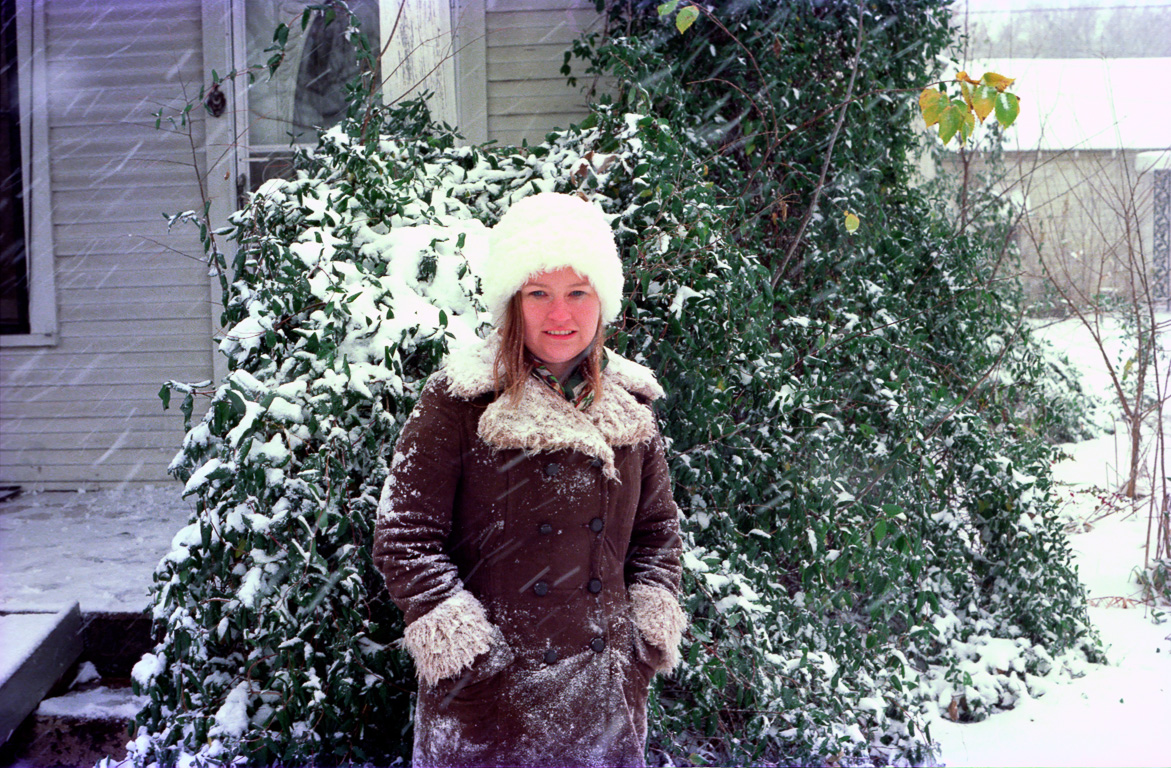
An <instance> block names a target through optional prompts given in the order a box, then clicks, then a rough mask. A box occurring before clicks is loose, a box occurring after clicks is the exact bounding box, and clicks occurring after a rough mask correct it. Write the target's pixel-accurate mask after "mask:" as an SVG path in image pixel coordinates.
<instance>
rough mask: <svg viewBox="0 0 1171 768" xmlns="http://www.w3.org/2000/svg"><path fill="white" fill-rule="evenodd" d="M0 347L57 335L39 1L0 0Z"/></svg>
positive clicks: (44, 342) (41, 342) (40, 342)
mask: <svg viewBox="0 0 1171 768" xmlns="http://www.w3.org/2000/svg"><path fill="white" fill-rule="evenodd" d="M0 21H2V23H0V52H2V53H0V56H2V61H0V73H2V74H0V348H8V347H41V346H52V345H55V344H56V343H57V292H56V277H55V268H54V252H53V216H52V210H51V208H50V206H49V205H48V200H49V183H48V180H49V153H48V146H49V127H48V119H47V118H48V115H47V110H48V106H47V99H46V96H47V94H48V88H47V86H46V52H45V51H46V41H45V4H44V3H41V2H36V3H28V2H23V0H0Z"/></svg>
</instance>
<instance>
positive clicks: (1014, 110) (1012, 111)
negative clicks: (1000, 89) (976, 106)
mask: <svg viewBox="0 0 1171 768" xmlns="http://www.w3.org/2000/svg"><path fill="white" fill-rule="evenodd" d="M1020 113H1021V100H1020V99H1018V98H1017V96H1016V94H1015V93H1001V94H998V95H997V97H996V122H998V123H1000V125H1001V127H1002V128H1007V127H1008V126H1010V125H1012V124H1013V122H1014V121H1015V120H1016V119H1017V115H1019V114H1020Z"/></svg>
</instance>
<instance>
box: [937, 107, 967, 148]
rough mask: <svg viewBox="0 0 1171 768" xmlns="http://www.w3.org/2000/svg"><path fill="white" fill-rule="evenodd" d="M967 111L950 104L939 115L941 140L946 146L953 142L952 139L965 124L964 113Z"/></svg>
mask: <svg viewBox="0 0 1171 768" xmlns="http://www.w3.org/2000/svg"><path fill="white" fill-rule="evenodd" d="M966 111H967V110H964V109H960V108H959V107H957V106H955V105H954V104H949V105H948V106H947V107H946V108H945V109H944V110H943V111H942V112H941V113H940V115H939V138H940V140H941V141H942V142H943V143H944V144H946V143H948V142H949V141H951V137H952V136H955V135H956V132H957V131H959V129H960V126H961V125H963V123H964V113H965V112H966Z"/></svg>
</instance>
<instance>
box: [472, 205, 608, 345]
mask: <svg viewBox="0 0 1171 768" xmlns="http://www.w3.org/2000/svg"><path fill="white" fill-rule="evenodd" d="M561 267H572V268H573V270H574V271H575V272H577V273H578V274H579V275H581V276H582V277H584V278H587V279H588V280H589V281H590V283H591V284H592V285H593V286H594V290H595V291H597V292H598V299H599V301H600V303H601V314H602V322H603V323H605V324H609V323H611V322H613V321H614V320H615V319H616V318H617V317H618V313H619V311H620V310H621V309H622V282H623V279H622V260H621V259H619V258H618V248H617V246H616V245H615V244H614V231H613V230H612V229H610V223H609V222H608V221H607V220H606V215H605V214H604V213H602V209H601V208H599V207H598V206H596V205H594V204H593V203H589V202H586V201H585V200H583V199H582V198H580V197H578V196H577V195H566V194H561V193H559V192H542V193H540V194H537V195H532V196H531V197H526V198H524V199H522V200H519V201H517V202H516V203H514V204H513V205H512V207H511V208H509V209H508V211H507V212H506V213H505V214H504V215H503V216H502V217H500V221H499V222H497V224H496V226H494V227H492V230H491V232H490V233H489V235H488V254H487V258H485V259H484V260H483V262H481V264H480V270H479V271H480V287H481V288H482V289H483V291H484V303H485V304H486V305H487V307H488V310H489V311H490V312H491V313H492V322H493V323H495V324H496V325H497V326H499V325H500V323H501V321H502V320H503V319H504V311H505V309H507V307H508V300H509V299H511V298H512V295H513V294H514V293H516V292H517V291H519V290H520V289H521V288H522V287H523V286H524V284H525V283H526V282H528V280H529V278H531V277H532V276H533V275H536V274H540V273H541V272H550V271H552V270H555V269H560V268H561Z"/></svg>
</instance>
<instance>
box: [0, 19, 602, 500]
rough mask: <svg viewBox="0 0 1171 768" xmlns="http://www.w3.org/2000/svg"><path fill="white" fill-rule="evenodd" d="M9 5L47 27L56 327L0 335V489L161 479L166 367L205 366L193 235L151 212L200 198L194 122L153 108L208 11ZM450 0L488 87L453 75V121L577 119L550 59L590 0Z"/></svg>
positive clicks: (194, 55) (170, 422)
mask: <svg viewBox="0 0 1171 768" xmlns="http://www.w3.org/2000/svg"><path fill="white" fill-rule="evenodd" d="M17 2H18V7H19V8H20V9H21V11H20V12H21V13H28V14H34V13H35V14H37V15H38V18H39V19H41V20H42V21H43V25H44V26H43V30H44V32H43V39H44V46H43V50H42V51H41V52H40V53H38V55H41V56H43V62H44V65H45V80H46V82H47V88H44V89H42V90H43V91H47V93H45V92H40V93H34V94H33V101H34V102H38V100H39V102H38V103H40V104H41V107H40V108H39V109H40V110H41V111H43V113H44V114H43V117H44V118H45V120H46V121H47V124H48V131H47V133H48V138H47V144H48V155H49V158H50V160H49V168H48V175H49V179H50V184H49V188H48V193H47V195H46V194H43V193H42V194H40V196H39V197H38V198H34V200H36V199H39V200H42V201H46V198H47V202H48V204H50V205H51V206H52V218H51V233H52V240H53V243H52V245H53V247H52V252H53V260H54V264H55V268H54V275H55V277H56V285H55V289H54V291H53V295H54V296H55V300H56V319H57V328H56V333H55V336H54V340H53V342H52V343H51V344H40V345H36V344H34V343H29V342H30V340H25V342H24V343H25V345H24V346H22V345H21V343H20V342H19V341H17V342H16V343H14V340H13V339H12V338H3V339H0V485H18V486H21V487H23V488H25V489H30V490H31V489H45V490H53V489H76V488H98V487H109V486H117V485H120V484H123V483H166V482H173V481H172V480H170V478H169V477H168V476H167V474H166V466H167V464H168V463H169V461H170V460H171V458H172V457H173V456H174V454H175V452H176V450H177V448H178V446H179V445H180V444H181V441H182V435H183V433H182V424H181V417H180V416H179V414H178V413H177V409H176V408H175V407H172V409H171V410H170V411H167V412H164V411H163V410H162V407H161V403H160V401H159V398H158V391H159V388H160V386H161V385H162V384H163V382H165V381H167V380H170V379H175V380H180V381H201V380H206V379H211V378H213V377H214V375H215V374H214V368H213V366H214V358H215V355H216V353H215V352H214V348H213V344H212V343H211V341H210V339H209V337H210V335H211V333H212V329H213V327H214V324H213V318H212V312H213V305H212V295H211V288H210V283H209V280H208V277H207V273H206V267H205V265H204V263H203V261H202V255H201V252H200V248H199V244H198V240H197V238H196V236H195V233H194V232H193V231H192V230H191V229H189V228H181V229H179V230H176V231H174V232H169V231H168V230H167V227H166V224H165V222H164V220H163V214H164V213H169V212H176V211H181V210H187V209H197V208H199V207H200V205H201V203H200V193H199V187H198V184H197V183H196V180H197V172H198V173H203V172H204V171H205V168H204V167H203V164H204V163H205V162H206V158H205V152H204V149H203V148H204V139H205V133H204V129H205V119H206V118H205V113H204V111H203V109H202V108H201V107H198V106H197V107H196V108H195V109H193V110H192V111H191V113H190V120H191V122H190V126H189V131H190V134H191V135H190V137H188V136H187V135H185V133H184V131H186V130H188V129H183V130H180V131H174V130H167V129H168V122H167V121H166V120H165V119H164V121H163V130H157V129H156V128H155V120H156V118H155V116H154V113H155V112H156V111H157V110H159V109H160V108H161V109H163V111H164V114H165V115H176V114H177V113H178V109H179V107H180V106H181V105H182V104H183V103H184V101H185V100H186V99H187V98H194V97H195V96H196V95H197V94H198V92H199V88H200V84H201V83H203V82H205V80H206V78H207V77H208V68H209V67H210V66H215V64H209V65H207V66H205V61H204V52H205V51H207V50H208V48H207V45H206V43H207V41H205V40H204V29H203V27H204V25H205V24H206V19H207V18H208V16H207V9H205V8H203V7H202V6H203V5H204V4H205V3H202V2H201V0H118V1H117V2H111V0H17ZM209 7H210V8H212V9H213V10H214V8H216V7H218V6H216V5H215V4H213V5H212V6H209ZM456 9H457V11H458V12H459V14H460V15H461V17H463V16H470V17H471V18H472V20H473V21H474V22H475V23H474V24H471V25H470V27H468V28H463V27H461V29H462V32H461V34H463V35H464V36H465V37H468V38H469V39H468V40H467V41H466V44H465V47H463V48H461V51H462V55H463V59H462V61H461V62H460V64H459V69H460V72H461V75H460V76H461V77H463V78H481V79H480V80H479V83H482V84H484V85H482V86H481V85H480V84H475V85H476V87H475V88H470V87H469V82H468V80H467V79H465V80H464V81H463V84H462V85H461V88H462V89H463V91H464V96H465V97H464V98H461V102H460V103H461V110H463V111H464V112H467V111H469V110H470V111H474V112H475V113H476V114H475V115H469V114H461V115H460V121H461V122H467V123H474V122H477V121H478V122H479V126H480V127H479V129H478V131H477V133H478V134H479V135H481V136H484V137H486V138H488V139H494V140H496V141H497V142H500V143H503V144H519V143H520V142H521V140H522V139H528V140H529V141H530V142H534V141H541V140H542V139H543V138H544V135H545V133H546V132H547V131H549V130H550V129H552V128H555V127H566V126H568V125H569V124H570V123H571V122H577V121H579V120H581V119H582V118H583V117H584V116H585V115H586V114H587V110H586V107H585V103H586V100H585V97H584V95H583V94H582V92H581V86H582V85H585V84H586V83H587V79H586V78H585V77H584V76H583V74H582V70H583V69H584V67H583V66H582V65H581V63H580V62H575V64H574V68H575V72H576V73H577V74H578V76H579V78H580V80H581V82H580V83H579V87H577V88H570V87H569V86H567V85H566V82H565V77H564V76H563V75H562V74H561V73H560V69H561V65H562V62H563V58H564V54H565V51H566V50H568V49H569V47H570V45H571V44H572V41H573V40H574V39H575V38H577V37H578V36H579V35H580V34H581V33H582V32H583V31H586V30H588V29H591V28H596V27H597V26H598V25H599V24H600V17H599V15H598V14H597V12H596V10H595V9H594V4H593V2H592V1H591V0H460V2H458V3H457V4H456ZM213 17H215V16H214V14H213ZM480 19H482V23H483V26H482V27H480ZM469 29H470V31H471V34H469ZM480 29H483V33H480V32H479V30H480ZM221 32H222V30H221ZM213 34H214V33H213ZM213 48H214V45H213ZM469 54H470V55H469ZM221 64H222V62H221ZM225 69H226V67H222V66H221V73H222V72H223V71H224V70H225ZM476 93H479V94H481V95H480V96H478V97H476V98H467V97H468V96H475V94H476ZM469 105H470V106H469ZM218 152H219V150H218V149H217V154H218ZM195 163H198V164H199V167H198V168H196V167H194V165H193V164H195ZM230 165H231V164H230V163H223V164H221V165H217V171H216V174H215V178H209V179H207V180H206V181H207V184H208V191H209V194H210V195H211V196H212V198H213V199H218V198H217V196H223V195H224V194H225V192H224V189H221V187H223V186H224V183H228V184H229V185H230V186H231V187H232V188H233V189H234V181H232V180H231V179H228V178H227V177H225V178H221V176H223V174H222V173H220V172H219V168H221V167H225V168H226V167H229V166H230ZM37 183H42V182H41V180H37ZM213 210H215V208H213ZM217 319H218V318H217ZM176 405H177V404H176Z"/></svg>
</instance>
